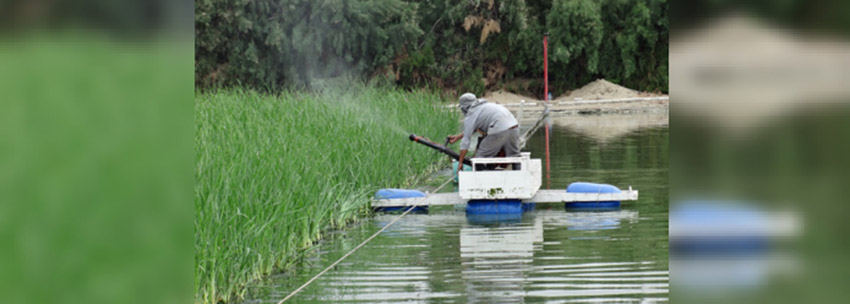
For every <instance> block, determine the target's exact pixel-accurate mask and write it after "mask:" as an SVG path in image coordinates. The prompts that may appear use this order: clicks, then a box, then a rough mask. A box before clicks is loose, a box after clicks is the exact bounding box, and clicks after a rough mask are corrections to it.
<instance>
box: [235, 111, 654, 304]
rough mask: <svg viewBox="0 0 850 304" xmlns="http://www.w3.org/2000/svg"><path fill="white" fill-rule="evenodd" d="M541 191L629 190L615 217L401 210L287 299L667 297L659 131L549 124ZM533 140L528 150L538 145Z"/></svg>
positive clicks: (348, 236)
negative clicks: (606, 133)
mask: <svg viewBox="0 0 850 304" xmlns="http://www.w3.org/2000/svg"><path fill="white" fill-rule="evenodd" d="M553 132H554V133H553V136H552V137H553V143H552V145H553V150H552V151H553V154H552V160H553V163H552V164H553V166H552V169H553V179H552V185H553V186H556V185H558V186H557V187H563V188H566V185H568V184H569V183H570V182H573V181H577V180H590V181H604V182H609V183H613V184H617V185H632V186H634V188H636V189H640V190H641V198H640V200H639V201H637V202H632V203H628V204H623V207H622V208H621V209H619V210H614V211H595V212H590V211H572V210H570V211H568V210H565V209H564V206H563V205H562V204H538V205H537V206H536V209H535V210H534V211H531V212H527V213H525V214H523V215H522V216H520V217H519V218H518V219H509V220H507V221H505V220H496V221H492V220H490V221H479V220H477V219H475V218H470V217H467V215H466V213H465V212H464V208H462V207H457V208H456V207H451V206H442V207H440V206H438V207H432V209H431V210H430V211H429V213H428V214H409V215H407V216H405V217H404V218H403V219H402V220H400V221H398V222H396V223H395V224H393V226H391V227H389V228H388V229H387V230H386V231H384V232H383V233H382V234H381V235H379V236H378V237H376V238H375V239H373V240H372V241H370V242H369V243H368V244H367V245H366V246H364V247H362V248H361V249H360V250H358V251H357V252H356V253H355V254H353V255H352V256H351V257H349V258H348V259H346V260H345V261H344V262H343V263H341V264H340V265H338V266H337V267H336V268H335V269H333V270H331V271H329V272H327V273H326V274H325V275H324V276H322V277H321V278H320V279H318V280H317V281H315V282H314V283H313V284H312V285H311V286H310V287H308V288H307V289H305V290H304V291H303V292H302V293H300V294H298V295H297V296H296V297H295V298H293V300H295V301H294V302H296V303H305V302H307V303H338V302H368V303H376V302H383V303H396V302H414V303H417V302H421V303H424V302H428V303H435V302H436V303H491V302H493V303H499V302H508V303H516V302H547V303H572V302H594V303H623V302H666V301H667V293H668V287H669V284H668V280H669V279H668V271H667V270H668V267H667V257H668V255H667V246H668V242H667V241H668V239H667V234H668V231H667V192H668V191H667V187H666V183H667V169H666V165H667V156H666V153H664V151H666V137H667V131H666V129H664V130H646V131H640V132H638V133H630V134H628V135H624V136H623V137H618V138H615V139H613V140H612V141H611V142H607V143H604V144H602V143H599V142H597V141H594V140H591V139H588V138H587V137H586V136H583V135H579V134H576V133H575V132H572V131H569V130H566V129H563V128H561V127H559V126H557V125H556V126H555V128H553ZM542 147H543V146H542V143H541V141H540V139H539V138H535V139H533V140H532V141H531V142H530V143H529V148H530V149H531V150H532V153H539V151H540V150H541V149H542ZM396 216H398V215H397V214H379V215H377V216H375V217H374V218H373V219H372V220H371V221H369V222H366V223H363V224H361V225H359V226H355V227H351V228H349V229H346V230H345V231H344V232H342V233H340V236H339V237H337V238H336V239H334V240H329V241H326V242H324V243H322V244H320V245H319V246H317V247H316V249H315V250H316V252H317V254H315V255H313V256H312V257H310V258H308V259H306V260H305V262H304V263H301V264H299V265H298V266H297V268H296V269H295V270H296V271H295V275H291V274H283V275H279V276H276V277H272V278H271V279H270V280H267V281H264V282H262V283H261V284H256V286H254V287H252V289H251V290H250V296H249V298H251V299H253V300H251V301H249V302H252V303H276V302H277V301H278V300H280V299H281V298H282V297H283V296H285V295H286V294H287V293H288V292H291V291H292V290H294V289H295V288H297V287H298V286H299V285H300V284H302V283H304V282H306V281H307V280H309V279H310V278H311V277H312V276H313V275H315V274H316V273H318V272H319V271H321V270H322V269H324V267H326V266H327V265H329V264H330V263H332V262H333V261H335V260H336V259H337V258H339V257H340V256H342V255H343V254H345V253H347V252H348V251H350V250H351V249H352V248H354V247H355V246H357V245H358V244H359V243H360V242H361V241H363V240H364V239H366V238H367V237H369V236H371V235H372V234H373V233H374V232H376V231H377V230H379V229H380V228H382V227H384V226H385V225H386V224H387V223H389V222H390V221H392V220H393V219H394V218H395V217H396Z"/></svg>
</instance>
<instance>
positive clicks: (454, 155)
mask: <svg viewBox="0 0 850 304" xmlns="http://www.w3.org/2000/svg"><path fill="white" fill-rule="evenodd" d="M409 138H410V140H412V141H415V142H418V143H420V144H423V145H425V146H427V147H429V148H431V149H434V150H437V151H440V152H443V153H444V154H446V155H448V156H450V157H451V158H454V159H459V158H460V155H458V154H457V153H456V152H455V151H452V149H449V148H447V147H446V146H445V145H443V146H441V145H439V144H436V143H433V142H431V141H430V140H428V139H426V138H425V137H422V136H417V135H416V134H410V137H409ZM446 144H448V138H446ZM463 163H464V164H466V165H470V166H472V161H471V160H469V158H466V157H464V158H463Z"/></svg>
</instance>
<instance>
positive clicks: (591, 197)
mask: <svg viewBox="0 0 850 304" xmlns="http://www.w3.org/2000/svg"><path fill="white" fill-rule="evenodd" d="M637 199H638V191H637V190H632V189H631V188H630V189H628V190H621V192H620V193H573V192H566V191H564V190H537V192H536V193H535V194H534V196H532V197H531V198H528V199H523V200H521V201H522V202H523V203H537V204H545V203H578V202H585V203H590V202H612V201H616V202H619V201H636V200H637ZM468 201H469V200H468V199H464V198H461V197H460V195H459V194H458V193H457V192H448V193H432V194H430V195H429V196H427V197H425V200H424V201H423V200H422V197H408V198H393V199H377V198H376V199H374V200H373V201H372V208H388V207H409V206H414V205H416V206H440V205H444V206H448V205H458V204H465V203H467V202H468Z"/></svg>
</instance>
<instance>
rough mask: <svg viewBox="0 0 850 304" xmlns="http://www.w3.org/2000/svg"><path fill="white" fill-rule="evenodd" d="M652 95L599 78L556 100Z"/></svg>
mask: <svg viewBox="0 0 850 304" xmlns="http://www.w3.org/2000/svg"><path fill="white" fill-rule="evenodd" d="M648 95H651V94H649V93H643V92H640V91H635V90H632V89H629V88H626V87H623V86H619V85H617V84H614V83H611V82H608V81H607V80H605V79H597V80H596V81H594V82H591V83H588V84H586V85H584V86H583V87H581V88H578V89H576V90H572V91H570V92H569V94H564V95H561V96H558V98H555V100H565V101H568V100H575V99H577V98H578V99H585V100H588V99H609V98H629V97H642V96H648Z"/></svg>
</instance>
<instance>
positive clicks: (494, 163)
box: [372, 152, 638, 214]
mask: <svg viewBox="0 0 850 304" xmlns="http://www.w3.org/2000/svg"><path fill="white" fill-rule="evenodd" d="M530 157H531V153H528V152H523V153H522V154H521V155H520V156H519V157H500V158H473V159H472V160H471V162H472V168H473V170H472V171H462V172H459V173H458V175H459V176H458V180H459V184H458V192H453V193H435V194H431V195H427V196H426V195H425V194H424V193H422V192H420V191H415V190H400V189H381V190H379V191H378V193H376V194H375V200H374V201H373V202H372V207H373V208H375V209H377V210H385V211H391V210H401V209H404V208H405V207H409V206H414V205H416V206H419V207H427V206H434V205H456V204H467V207H466V211H467V213H468V214H522V212H523V211H528V210H529V209H533V204H534V203H565V206H566V207H567V208H592V209H606V208H607V209H610V208H618V207H619V206H620V201H633V200H637V198H638V191H637V190H632V189H631V187H629V189H628V190H620V189H619V188H617V187H615V186H612V185H606V184H594V183H584V182H578V183H572V184H570V186H569V187H567V190H566V191H564V190H540V185H541V181H542V178H541V171H542V170H541V166H540V160H539V159H532V158H530ZM494 167H495V168H500V169H496V170H492V169H491V170H487V168H494ZM420 210H425V209H424V208H422V209H420Z"/></svg>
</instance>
